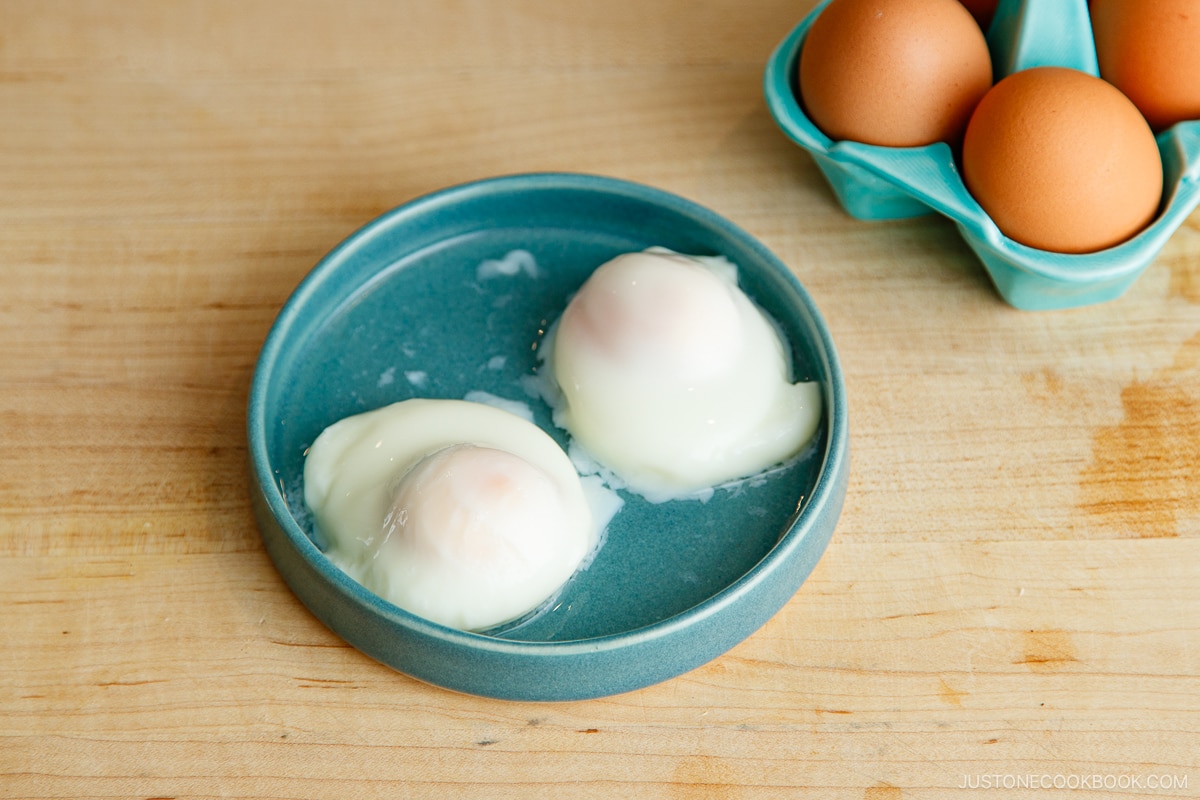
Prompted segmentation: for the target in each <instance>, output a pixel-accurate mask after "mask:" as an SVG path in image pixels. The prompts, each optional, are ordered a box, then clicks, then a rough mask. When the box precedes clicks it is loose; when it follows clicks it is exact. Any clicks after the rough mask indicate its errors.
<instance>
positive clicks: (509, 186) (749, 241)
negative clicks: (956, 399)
mask: <svg viewBox="0 0 1200 800" xmlns="http://www.w3.org/2000/svg"><path fill="white" fill-rule="evenodd" d="M547 190H568V191H582V192H603V193H605V194H608V195H611V196H614V197H616V198H618V199H623V200H627V201H633V202H637V203H642V204H645V203H652V204H655V205H660V206H664V207H666V208H668V209H669V210H672V211H675V212H677V213H680V214H682V215H684V216H686V217H690V218H692V219H693V220H695V221H697V222H698V223H700V224H702V225H705V226H708V227H711V228H715V229H716V230H717V231H718V232H719V234H720V235H721V236H722V238H728V239H732V240H734V241H736V242H737V243H738V245H739V246H741V247H743V248H746V249H749V250H750V251H752V252H753V254H754V257H755V259H756V260H758V262H759V264H761V265H762V266H764V267H766V268H767V269H768V270H770V271H771V272H774V273H776V277H777V278H779V279H781V280H783V281H785V282H786V283H787V284H788V287H789V289H791V290H792V291H793V292H794V294H795V297H796V298H797V299H798V301H799V303H800V307H801V308H800V310H801V311H802V313H803V315H804V317H805V319H804V322H805V324H806V327H807V328H808V331H807V334H808V336H809V337H810V339H811V341H810V342H809V343H810V345H811V347H812V352H813V355H814V357H815V358H816V359H817V360H818V361H819V362H820V363H821V365H822V367H823V371H824V373H825V376H824V377H823V378H822V383H823V384H824V386H823V390H824V399H825V402H826V410H825V415H826V422H825V431H826V438H825V443H824V452H823V453H822V454H821V455H820V458H821V465H820V468H819V469H818V471H817V474H816V478H815V481H814V483H813V486H812V491H811V493H809V494H808V496H807V497H805V498H804V501H803V503H802V504H801V505H800V507H799V508H798V509H797V510H796V511H794V512H793V514H792V515H791V517H789V523H788V527H787V529H786V531H784V532H783V534H782V535H781V536H780V537H779V539H778V541H777V542H776V543H775V545H774V546H773V547H772V548H771V549H770V550H769V551H768V552H767V553H766V554H765V555H764V556H763V557H762V558H761V559H760V560H759V561H758V562H757V563H756V564H755V565H754V566H753V567H751V568H750V569H749V570H748V571H747V572H745V573H744V574H742V575H741V576H739V577H738V578H737V579H735V580H734V581H732V582H731V583H730V584H728V585H726V586H725V587H724V588H722V589H721V590H720V591H718V592H717V593H715V594H713V595H711V596H710V597H708V598H706V599H705V600H702V601H701V602H699V603H697V604H696V605H694V606H692V607H690V608H688V609H686V610H684V611H682V612H679V613H677V614H675V615H673V616H671V617H667V618H665V619H663V620H660V621H658V622H654V623H651V624H649V625H646V626H643V627H639V628H635V629H632V630H629V631H622V632H619V633H612V634H605V635H602V636H597V637H589V638H582V639H571V640H562V641H540V640H522V639H519V638H499V637H497V636H492V635H488V634H487V633H486V632H484V633H479V632H471V631H463V630H458V629H454V628H449V627H446V626H443V625H440V624H438V623H435V622H431V621H429V620H426V619H424V618H422V617H420V616H418V615H416V614H413V613H411V612H408V611H405V610H404V609H401V608H399V607H398V606H395V605H394V604H392V603H390V602H389V601H387V600H384V599H383V598H381V597H379V596H378V595H376V594H374V593H373V592H370V591H369V590H367V589H366V588H365V587H363V586H361V585H360V584H359V583H358V582H357V581H354V580H353V579H352V578H350V577H349V576H348V575H346V574H345V573H344V572H342V570H340V569H339V568H338V567H337V566H336V565H334V564H333V563H332V562H331V561H330V560H329V559H328V558H327V557H326V556H325V555H324V553H323V552H322V551H321V550H320V549H319V548H318V547H317V545H316V544H315V543H314V542H313V541H312V540H311V539H310V538H309V536H308V535H307V534H306V533H305V532H304V530H303V529H302V528H301V526H300V524H299V523H298V522H297V521H296V519H295V517H294V515H293V514H292V513H291V511H290V509H289V506H288V503H287V500H286V499H285V497H284V493H283V490H282V489H281V486H280V482H281V481H282V478H279V479H278V480H277V478H276V475H275V473H274V470H273V468H272V464H271V459H270V456H269V453H268V447H267V424H268V419H267V402H266V398H267V395H268V389H269V387H270V385H271V383H272V381H273V380H274V379H275V378H276V371H277V368H278V356H279V354H280V352H281V351H282V350H283V348H284V346H285V344H286V343H287V341H288V337H289V335H290V334H291V333H292V331H293V326H294V325H295V324H296V318H297V316H298V315H300V314H301V312H302V311H303V310H304V307H305V306H306V305H307V303H308V302H309V301H310V299H311V297H312V296H313V295H314V293H316V292H317V290H318V289H319V288H320V286H321V284H322V283H323V282H324V281H325V280H327V279H329V277H330V276H331V275H333V274H334V273H336V272H337V271H338V268H339V267H340V265H342V264H344V263H346V262H347V261H350V260H352V259H353V258H354V257H355V255H356V254H357V252H358V250H359V248H361V247H362V246H364V245H365V244H366V243H367V242H369V241H370V240H371V239H373V238H374V237H376V236H378V235H379V234H380V233H381V232H384V231H387V230H391V229H392V228H394V227H396V226H401V225H403V224H405V223H407V222H410V221H414V220H419V219H421V218H422V217H425V216H426V215H429V214H432V213H436V212H437V211H438V210H439V209H442V208H445V207H447V206H450V205H454V204H456V203H459V202H462V201H464V200H466V199H477V198H479V197H482V196H484V195H490V194H504V193H508V192H513V191H517V192H522V193H524V192H536V191H547ZM741 267H742V265H740V264H739V268H741ZM753 269H759V266H758V265H756V266H755V267H753ZM847 411H848V409H847V403H846V389H845V381H844V376H843V373H842V368H841V365H840V361H839V359H838V355H837V351H836V349H835V348H834V345H833V341H832V336H831V334H830V331H829V329H828V326H827V325H826V323H825V321H824V319H823V317H822V315H821V314H820V312H819V310H818V309H817V307H816V304H815V303H814V302H813V300H812V298H811V296H810V295H809V293H808V291H807V290H806V289H805V288H804V286H803V285H802V284H801V283H800V280H799V278H798V277H797V276H796V275H795V273H794V272H793V271H792V270H791V269H790V268H788V267H787V266H786V265H785V264H784V263H783V262H782V261H781V260H779V259H778V258H777V257H776V256H775V255H774V254H773V253H771V252H770V251H769V250H768V249H767V248H766V247H765V246H764V245H763V244H762V243H761V242H759V241H758V240H757V239H756V238H755V237H753V236H751V235H750V234H749V233H748V232H746V231H745V230H743V229H742V228H740V227H739V226H737V225H735V224H734V223H733V222H731V221H729V220H727V219H725V218H724V217H722V216H720V215H718V214H717V213H715V212H713V211H711V210H709V209H707V208H705V207H703V206H701V205H699V204H697V203H694V202H693V201H690V200H686V199H684V198H682V197H680V196H678V195H675V194H672V193H670V192H667V191H664V190H661V189H657V188H653V187H650V186H647V185H644V184H640V183H634V182H632V181H627V180H623V179H619V178H610V177H605V176H600V175H593V174H587V173H572V172H532V173H515V174H508V175H501V176H496V177H490V178H484V179H480V180H474V181H468V182H465V183H460V184H457V185H453V186H450V187H447V188H444V189H439V190H436V191H433V192H430V193H427V194H424V195H421V196H418V197H416V198H415V199H412V200H410V201H408V202H405V203H403V204H401V205H399V206H397V207H395V208H393V209H391V210H389V211H387V212H384V213H383V214H381V215H379V216H377V217H376V218H374V219H372V220H370V221H369V222H367V223H366V224H365V225H363V226H361V227H360V228H358V229H357V230H355V231H354V232H352V233H351V234H350V235H349V236H347V237H346V238H345V239H343V240H342V242H341V243H340V244H338V245H337V246H336V247H334V249H333V250H331V251H330V252H329V253H328V254H327V255H325V256H324V257H323V258H321V259H320V260H319V261H318V262H317V264H316V265H315V266H314V267H313V268H312V269H311V270H310V272H309V273H308V274H307V275H306V276H305V277H304V278H303V279H302V280H301V281H300V283H299V284H298V285H297V286H296V288H295V289H294V290H293V292H292V293H291V295H290V296H289V297H288V299H287V300H286V301H285V303H284V304H283V306H282V308H281V309H280V311H279V313H278V315H277V317H276V319H275V321H274V322H273V323H272V325H271V328H270V331H269V332H268V334H267V336H266V339H265V340H264V343H263V345H262V349H261V351H260V354H259V357H258V359H257V361H256V364H255V369H254V375H253V378H252V381H251V386H250V392H249V398H248V404H247V418H246V419H247V422H246V425H247V437H248V444H249V460H250V472H251V476H252V479H253V481H254V482H255V484H256V485H257V487H258V490H259V491H260V492H261V494H262V498H263V500H264V501H265V504H266V506H267V509H268V510H269V513H270V515H271V516H272V517H273V519H274V522H275V523H276V524H277V525H278V527H279V529H280V530H281V531H282V533H283V534H284V537H285V538H286V540H287V542H288V544H290V546H291V547H292V548H294V549H295V550H296V551H297V553H298V555H299V556H300V557H301V558H302V559H303V560H304V561H305V562H307V564H308V565H309V566H310V567H311V568H312V569H314V570H315V571H316V572H317V573H319V574H320V575H321V577H322V578H323V579H325V580H326V581H328V582H330V583H331V584H332V585H333V588H335V589H336V590H337V591H338V593H339V594H341V595H342V596H343V598H344V599H345V600H347V601H349V602H352V603H354V604H355V605H357V606H360V607H361V608H362V609H363V610H365V611H367V612H369V613H370V614H372V615H373V616H376V617H382V618H384V619H386V620H387V621H388V622H389V623H391V624H395V625H398V626H400V627H401V628H403V629H406V630H408V631H410V632H412V633H413V634H416V635H418V636H422V637H426V638H430V639H434V640H438V641H441V642H444V643H447V644H450V645H454V646H460V647H463V648H468V649H470V650H473V651H488V652H492V653H496V654H501V655H518V656H521V657H526V658H539V657H541V658H548V657H555V658H557V657H562V656H575V655H585V654H595V653H599V652H605V651H614V650H619V649H623V648H626V647H629V646H632V645H638V644H645V643H649V642H653V641H655V640H659V639H662V638H664V637H670V636H672V635H673V634H676V633H678V632H679V631H681V630H683V629H685V628H688V627H691V626H693V625H694V624H696V623H697V622H699V621H702V620H704V619H707V618H710V617H712V616H714V615H716V614H718V613H720V612H721V611H722V610H724V609H726V608H728V607H730V606H732V605H733V604H735V603H736V602H737V601H738V600H739V599H740V598H741V597H743V596H745V595H746V594H748V593H750V592H751V591H753V590H754V588H755V587H756V586H758V585H759V584H762V583H763V582H764V581H766V580H767V579H768V578H769V576H770V575H771V574H772V573H774V572H776V571H777V570H779V569H782V568H785V567H786V565H787V563H788V562H789V561H790V559H791V558H792V557H793V555H794V554H795V553H796V551H798V550H801V549H802V548H803V547H804V545H805V543H806V541H807V540H808V538H809V536H808V534H809V532H810V531H811V530H812V529H813V528H814V527H816V526H817V525H818V524H819V523H820V522H821V521H822V520H823V519H824V515H825V514H828V513H833V514H834V515H835V516H834V518H833V520H832V522H831V524H830V527H831V529H832V526H833V524H835V523H836V519H837V515H840V510H841V502H842V497H843V496H844V490H845V482H846V481H845V478H846V475H847V473H848V470H849V428H848V419H847ZM823 551H824V546H822V549H821V551H820V552H819V553H818V554H817V557H818V558H819V557H820V554H821V553H823ZM814 562H815V559H814ZM806 577H807V573H806V574H805V575H804V576H803V577H802V579H801V580H803V579H804V578H806ZM772 613H774V612H772ZM334 632H335V633H338V632H337V631H334Z"/></svg>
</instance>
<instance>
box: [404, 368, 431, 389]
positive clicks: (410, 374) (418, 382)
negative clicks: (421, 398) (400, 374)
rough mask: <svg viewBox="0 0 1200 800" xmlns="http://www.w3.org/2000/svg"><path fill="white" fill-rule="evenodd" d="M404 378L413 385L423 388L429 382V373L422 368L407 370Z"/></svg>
mask: <svg viewBox="0 0 1200 800" xmlns="http://www.w3.org/2000/svg"><path fill="white" fill-rule="evenodd" d="M404 379H405V380H406V381H408V382H409V383H411V384H412V385H413V386H415V387H417V388H418V389H421V388H423V387H424V386H425V384H426V383H427V382H428V380H429V373H427V372H425V371H424V370H420V369H410V370H405V372H404Z"/></svg>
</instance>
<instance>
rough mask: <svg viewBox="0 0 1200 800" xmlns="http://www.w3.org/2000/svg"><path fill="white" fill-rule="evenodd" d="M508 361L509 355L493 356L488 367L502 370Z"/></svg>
mask: <svg viewBox="0 0 1200 800" xmlns="http://www.w3.org/2000/svg"><path fill="white" fill-rule="evenodd" d="M507 363H508V356H492V357H491V358H489V359H488V362H487V368H488V369H490V370H502V369H504V365H505V364H507Z"/></svg>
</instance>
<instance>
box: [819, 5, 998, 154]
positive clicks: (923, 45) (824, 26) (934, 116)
mask: <svg viewBox="0 0 1200 800" xmlns="http://www.w3.org/2000/svg"><path fill="white" fill-rule="evenodd" d="M799 82H800V95H801V100H802V102H803V103H804V106H805V108H806V109H807V111H808V114H809V115H810V116H811V117H812V120H813V122H814V123H815V124H816V125H817V127H818V128H820V129H821V130H822V131H823V132H824V133H825V134H826V135H827V136H829V137H830V138H832V139H838V140H843V139H849V140H853V141H857V142H864V143H867V144H874V145H884V146H890V147H916V146H921V145H926V144H932V143H933V142H937V141H944V142H952V143H955V144H957V142H958V141H959V140H960V139H961V136H962V131H963V128H964V126H965V125H966V123H967V119H968V118H969V117H970V115H971V110H972V109H973V108H974V106H975V104H976V102H978V100H979V98H980V97H982V96H983V94H984V92H986V91H987V90H988V87H990V86H991V83H992V63H991V57H990V55H989V53H988V48H987V42H986V40H985V39H984V37H983V33H982V32H981V31H980V29H979V25H978V24H977V23H976V22H975V19H974V18H973V17H972V16H971V14H970V12H968V11H967V9H966V8H965V7H964V6H963V5H962V4H961V3H959V2H958V0H833V2H832V3H830V4H829V5H828V6H827V7H826V8H825V10H824V11H822V12H821V15H820V16H819V17H817V19H816V21H815V22H814V23H813V25H812V28H811V29H810V30H809V32H808V37H807V39H806V40H805V42H804V46H803V49H802V50H801V53H800V66H799Z"/></svg>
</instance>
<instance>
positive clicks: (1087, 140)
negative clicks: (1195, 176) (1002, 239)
mask: <svg viewBox="0 0 1200 800" xmlns="http://www.w3.org/2000/svg"><path fill="white" fill-rule="evenodd" d="M962 162H963V177H964V179H965V181H966V186H967V188H968V189H969V190H970V192H971V194H972V196H973V197H975V198H976V199H977V200H978V201H979V204H980V205H981V206H983V208H984V209H985V210H986V211H987V212H988V214H989V215H990V216H991V217H992V220H993V221H994V222H995V223H996V225H997V227H999V228H1000V230H1001V231H1003V232H1004V233H1005V234H1006V235H1007V236H1009V237H1010V238H1012V239H1015V240H1017V241H1019V242H1022V243H1024V244H1027V245H1029V246H1030V247H1036V248H1039V249H1042V250H1051V251H1054V252H1058V253H1089V252H1093V251H1096V250H1103V249H1105V248H1108V247H1113V246H1115V245H1117V244H1120V243H1121V242H1123V241H1125V240H1126V239H1129V238H1130V237H1132V236H1133V235H1134V234H1136V233H1137V232H1139V231H1140V230H1141V229H1142V228H1144V227H1145V226H1146V225H1147V224H1148V223H1149V222H1150V220H1151V219H1153V218H1154V215H1155V214H1156V213H1157V211H1158V204H1159V200H1160V199H1161V197H1162V162H1161V159H1160V158H1159V154H1158V146H1157V144H1156V143H1155V141H1154V134H1153V133H1152V132H1151V131H1150V126H1149V125H1147V124H1146V121H1145V119H1143V118H1142V115H1141V113H1140V112H1138V110H1137V107H1136V106H1134V105H1133V103H1131V102H1130V101H1129V99H1128V98H1127V97H1125V95H1123V94H1121V92H1120V91H1118V90H1117V89H1116V88H1115V87H1114V86H1113V85H1112V84H1110V83H1107V82H1106V81H1103V80H1101V79H1100V78H1097V77H1094V76H1092V75H1088V74H1087V73H1084V72H1080V71H1078V70H1073V69H1066V68H1064V67H1034V68H1032V69H1026V70H1021V71H1019V72H1015V73H1013V74H1012V75H1009V76H1008V77H1007V78H1005V79H1004V80H1002V81H1001V82H1000V83H998V84H996V86H994V87H993V88H992V90H991V91H989V92H988V93H987V94H986V95H985V96H984V98H983V99H982V100H981V101H980V102H979V106H978V107H977V108H976V109H975V113H974V114H973V115H972V117H971V122H970V124H969V125H968V126H967V134H966V138H965V139H964V141H963V151H962Z"/></svg>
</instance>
